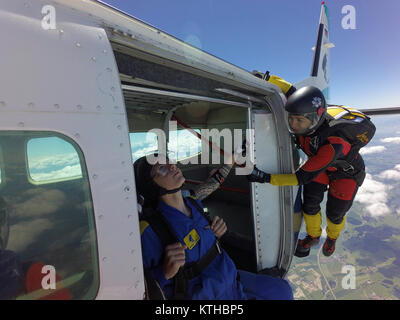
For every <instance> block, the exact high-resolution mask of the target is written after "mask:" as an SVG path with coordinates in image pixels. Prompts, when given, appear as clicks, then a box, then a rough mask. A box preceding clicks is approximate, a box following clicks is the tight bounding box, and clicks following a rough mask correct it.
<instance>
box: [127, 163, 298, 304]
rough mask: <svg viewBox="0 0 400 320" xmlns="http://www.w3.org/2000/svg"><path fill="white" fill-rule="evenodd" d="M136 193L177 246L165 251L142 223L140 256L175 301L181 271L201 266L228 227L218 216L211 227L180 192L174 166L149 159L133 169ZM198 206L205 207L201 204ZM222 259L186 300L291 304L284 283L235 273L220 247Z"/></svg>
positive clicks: (194, 285)
mask: <svg viewBox="0 0 400 320" xmlns="http://www.w3.org/2000/svg"><path fill="white" fill-rule="evenodd" d="M134 168H135V176H136V186H137V190H138V193H139V194H141V195H143V196H144V197H145V199H146V200H147V201H148V203H149V202H150V203H152V206H153V207H154V208H157V210H158V212H159V213H161V214H162V215H163V217H164V218H165V219H166V220H167V222H168V223H169V225H170V226H171V227H172V229H173V232H174V233H175V235H176V237H177V239H178V240H179V242H176V243H173V244H171V245H168V246H166V247H164V246H163V244H162V242H161V240H160V238H159V237H158V236H157V234H156V233H155V232H154V230H153V229H152V227H151V225H149V223H147V222H146V221H145V220H143V221H141V224H140V229H141V240H142V253H143V262H144V266H145V268H147V269H148V270H150V272H151V274H152V276H153V278H154V279H155V280H156V281H157V282H158V283H159V285H160V286H161V288H162V289H163V291H164V293H165V295H166V297H167V298H169V299H171V298H173V297H174V281H173V280H174V277H175V276H176V274H177V273H178V271H179V269H180V268H181V267H184V266H185V265H190V264H191V263H193V262H196V261H199V259H201V258H202V257H204V255H206V253H207V252H208V251H209V250H211V248H212V247H213V246H214V245H215V244H216V243H217V242H216V239H218V238H220V237H221V236H222V235H223V234H224V233H225V232H226V231H227V228H226V224H225V222H224V221H223V220H222V219H221V218H219V217H214V219H213V221H212V223H211V225H210V223H209V222H208V221H207V219H206V218H205V217H204V215H203V214H202V213H200V212H199V210H198V208H196V206H194V205H193V204H192V203H191V201H189V200H188V198H185V197H183V195H182V191H181V187H182V185H183V183H184V181H185V178H184V177H183V175H182V172H181V170H180V169H179V168H177V167H176V165H174V164H159V163H156V164H155V165H150V164H149V163H148V161H147V159H146V157H142V158H140V159H138V160H137V161H136V162H135V164H134ZM196 201H197V204H198V205H199V206H200V207H201V208H202V204H201V202H200V201H199V200H196ZM218 252H219V253H218V254H217V255H216V256H215V258H214V259H213V260H212V261H211V262H210V263H209V264H208V265H207V266H206V268H205V269H204V270H202V272H201V274H199V275H198V276H196V277H194V278H192V279H191V280H189V281H188V283H187V289H186V293H185V299H193V300H194V299H204V300H211V299H226V300H246V299H260V300H272V299H274V300H291V299H293V293H292V289H291V287H290V285H289V284H288V282H287V281H286V280H283V279H281V278H274V277H271V276H267V275H261V274H253V273H249V272H246V271H241V270H237V269H236V266H235V264H234V262H233V261H232V260H231V258H230V257H229V255H228V254H227V253H226V252H225V251H224V250H223V249H222V248H220V247H219V246H218Z"/></svg>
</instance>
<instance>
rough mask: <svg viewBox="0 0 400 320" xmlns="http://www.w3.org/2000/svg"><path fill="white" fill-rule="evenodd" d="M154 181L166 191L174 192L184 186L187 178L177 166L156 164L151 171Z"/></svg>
mask: <svg viewBox="0 0 400 320" xmlns="http://www.w3.org/2000/svg"><path fill="white" fill-rule="evenodd" d="M150 176H151V177H152V179H153V181H154V182H155V183H156V184H158V185H159V186H160V187H163V188H164V189H166V190H173V189H176V188H179V187H181V186H182V184H183V183H184V182H185V177H184V176H183V174H182V171H181V170H180V169H179V168H178V167H177V166H176V165H175V164H170V163H167V164H159V163H156V164H155V165H154V166H153V168H152V169H151V171H150Z"/></svg>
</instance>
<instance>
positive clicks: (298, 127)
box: [288, 114, 311, 134]
mask: <svg viewBox="0 0 400 320" xmlns="http://www.w3.org/2000/svg"><path fill="white" fill-rule="evenodd" d="M288 120H289V126H290V128H291V129H292V130H293V133H294V134H302V133H304V132H306V131H307V129H308V128H309V127H310V126H311V120H309V119H308V118H306V117H304V116H298V115H292V114H289V117H288Z"/></svg>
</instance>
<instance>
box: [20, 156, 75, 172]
mask: <svg viewBox="0 0 400 320" xmlns="http://www.w3.org/2000/svg"><path fill="white" fill-rule="evenodd" d="M28 160H29V169H30V170H43V169H47V168H49V167H65V166H68V165H70V166H71V165H75V164H78V163H79V157H78V154H77V153H76V152H75V153H67V154H57V155H54V156H48V157H41V158H29V159H28Z"/></svg>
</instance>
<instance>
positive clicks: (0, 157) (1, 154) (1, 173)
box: [0, 146, 3, 188]
mask: <svg viewBox="0 0 400 320" xmlns="http://www.w3.org/2000/svg"><path fill="white" fill-rule="evenodd" d="M1 159H3V152H2V150H1V146H0V163H2V161H1ZM2 181H3V171H2V167H1V166H0V188H1V182H2Z"/></svg>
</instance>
